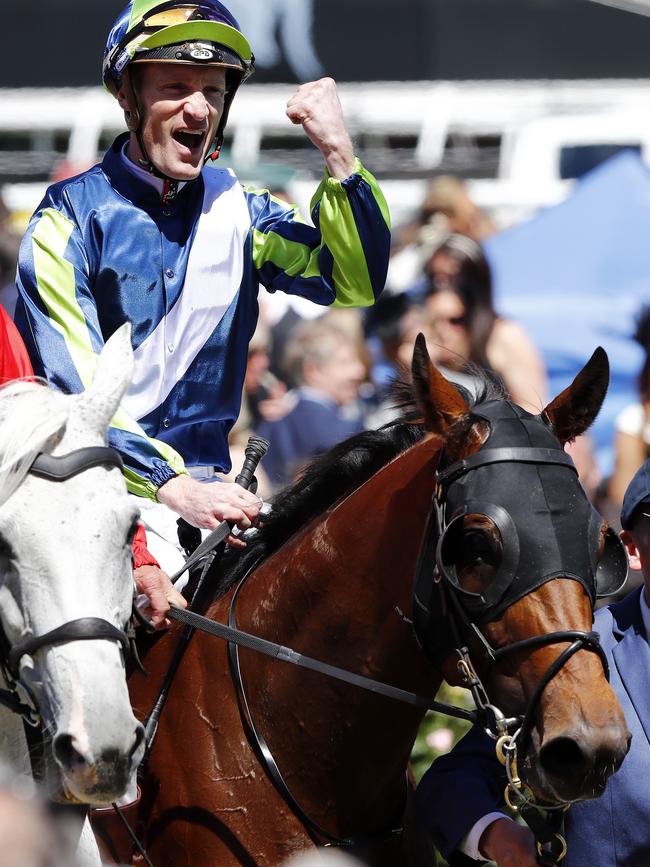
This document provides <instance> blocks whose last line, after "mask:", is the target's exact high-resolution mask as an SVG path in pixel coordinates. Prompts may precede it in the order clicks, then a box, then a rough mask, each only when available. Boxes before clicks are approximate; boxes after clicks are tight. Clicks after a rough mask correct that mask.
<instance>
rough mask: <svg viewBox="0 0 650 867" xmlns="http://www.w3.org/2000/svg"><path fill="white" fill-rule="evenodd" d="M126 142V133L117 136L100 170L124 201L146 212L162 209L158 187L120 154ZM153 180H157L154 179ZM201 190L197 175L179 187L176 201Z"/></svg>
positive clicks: (127, 136)
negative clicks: (144, 209)
mask: <svg viewBox="0 0 650 867" xmlns="http://www.w3.org/2000/svg"><path fill="white" fill-rule="evenodd" d="M128 140H129V133H128V132H127V133H123V134H122V135H119V136H118V137H117V138H116V139H115V141H114V142H113V144H112V145H111V146H110V148H109V149H108V150H107V151H106V154H105V155H104V159H103V161H102V170H103V171H104V174H105V175H106V176H107V178H108V179H109V181H110V183H111V186H112V187H113V188H114V189H115V190H117V192H118V193H120V195H122V196H124V198H125V199H128V200H129V201H130V202H133V204H135V205H139V206H140V207H143V208H146V209H147V210H151V209H155V208H158V209H160V208H161V207H162V202H161V188H160V186H159V185H158V184H155V183H152V178H149V177H148V176H147V175H145V173H144V172H143V171H140V170H139V169H138V167H137V166H133V167H131V166H130V165H129V164H128V161H127V160H126V159H125V157H124V155H123V153H122V151H123V149H124V146H125V145H126V143H127V142H128ZM153 180H154V181H155V180H157V179H156V178H154V179H153ZM161 183H162V182H161ZM202 188H203V180H202V178H201V176H200V175H199V177H198V178H197V179H196V180H195V181H187V182H186V183H183V184H182V185H181V188H180V189H179V193H178V197H177V200H178V199H180V198H185V197H187V196H189V195H190V193H191V192H193V191H194V190H198V189H202Z"/></svg>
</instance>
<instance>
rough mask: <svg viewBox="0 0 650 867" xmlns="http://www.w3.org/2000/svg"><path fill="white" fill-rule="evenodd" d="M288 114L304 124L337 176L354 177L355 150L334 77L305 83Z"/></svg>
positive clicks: (328, 165) (334, 176)
mask: <svg viewBox="0 0 650 867" xmlns="http://www.w3.org/2000/svg"><path fill="white" fill-rule="evenodd" d="M287 117H288V118H289V120H290V121H291V122H292V123H295V124H302V128H303V129H304V130H305V132H306V133H307V135H308V136H309V138H310V139H311V141H312V142H313V143H314V144H315V145H316V147H317V148H318V150H319V151H320V152H321V153H322V155H323V157H324V159H325V162H326V164H327V169H328V171H329V173H330V175H331V176H332V177H333V178H338V179H339V180H340V181H344V180H345V179H346V178H349V177H350V175H351V174H352V173H353V172H354V150H353V148H352V142H351V141H350V136H349V135H348V131H347V130H346V128H345V121H344V120H343V109H342V108H341V103H340V101H339V96H338V93H337V91H336V82H335V81H334V79H332V78H321V79H319V81H310V82H308V83H307V84H302V85H301V86H300V87H299V88H298V90H297V91H296V93H295V94H294V95H293V96H292V97H291V99H290V100H289V102H288V103H287Z"/></svg>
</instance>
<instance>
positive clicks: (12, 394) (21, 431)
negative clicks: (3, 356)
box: [0, 380, 70, 505]
mask: <svg viewBox="0 0 650 867" xmlns="http://www.w3.org/2000/svg"><path fill="white" fill-rule="evenodd" d="M69 413H70V406H69V401H68V400H67V399H66V397H65V395H63V394H59V393H58V392H55V391H52V390H51V389H48V388H45V387H44V385H43V384H41V383H39V382H35V381H34V380H18V381H16V382H11V383H9V384H8V385H4V386H2V387H0V505H2V504H3V503H5V502H6V501H7V499H8V498H9V497H10V496H11V495H12V494H13V493H14V491H15V490H16V488H17V487H18V486H19V485H20V483H21V482H22V480H23V479H24V478H25V475H26V474H27V472H28V471H29V468H30V466H31V464H32V462H33V461H34V458H35V457H36V455H37V454H38V453H39V452H40V451H42V450H43V448H44V447H45V446H46V445H47V444H48V442H49V441H50V440H51V439H52V438H53V437H55V436H56V435H57V434H59V433H60V432H61V431H62V430H63V428H64V427H65V424H66V422H67V420H68V416H69Z"/></svg>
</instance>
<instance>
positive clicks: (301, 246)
mask: <svg viewBox="0 0 650 867" xmlns="http://www.w3.org/2000/svg"><path fill="white" fill-rule="evenodd" d="M287 113H288V114H289V117H290V118H291V119H292V120H293V122H294V123H301V124H302V125H303V127H304V129H305V132H306V133H307V135H308V136H309V138H310V139H311V140H312V142H314V144H315V145H316V147H318V149H319V150H320V151H321V153H322V155H323V158H324V160H325V163H326V166H327V171H326V173H325V177H324V179H323V181H322V183H321V184H320V186H319V187H318V189H317V191H316V193H315V195H314V197H313V199H312V203H311V209H312V213H311V216H312V221H313V223H314V225H313V226H310V225H308V224H307V223H306V222H305V221H304V219H303V218H302V217H301V215H300V213H299V212H298V210H297V209H296V208H295V207H291V206H288V205H287V204H286V203H285V202H280V201H279V200H277V199H274V198H273V197H272V196H270V195H269V193H268V192H265V191H261V192H259V191H258V192H255V191H252V190H249V191H248V192H247V195H248V196H249V197H252V198H251V199H250V200H249V208H250V210H251V213H252V215H253V261H254V264H255V266H256V268H257V270H258V273H259V278H260V282H262V283H263V284H264V285H265V286H266V287H267V289H269V290H271V291H275V290H280V291H283V292H288V293H290V294H293V295H302V296H304V297H306V298H309V299H310V300H312V301H314V302H316V303H317V304H324V305H329V304H334V305H336V306H341V307H367V306H369V305H371V304H373V303H374V302H375V300H376V298H377V297H378V295H379V293H380V292H381V291H382V289H383V288H384V284H385V282H386V273H387V270H388V257H389V252H390V215H389V212H388V206H387V205H386V201H385V199H384V196H383V194H382V192H381V190H380V189H379V185H378V184H377V181H376V179H375V178H374V177H373V176H372V175H371V174H370V172H368V171H367V170H366V169H365V168H364V167H363V165H362V164H361V163H360V162H359V160H358V159H355V157H354V153H353V150H352V144H351V142H350V137H349V136H348V133H347V131H346V129H345V125H344V123H343V113H342V111H341V106H340V103H339V100H338V95H337V93H336V85H335V84H334V82H333V81H332V80H331V79H322V80H321V81H315V82H311V83H310V84H305V85H303V86H302V87H301V88H300V89H299V90H298V92H297V93H296V95H295V96H294V97H293V99H292V100H291V101H290V102H289V106H288V109H287Z"/></svg>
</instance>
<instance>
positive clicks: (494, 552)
mask: <svg viewBox="0 0 650 867" xmlns="http://www.w3.org/2000/svg"><path fill="white" fill-rule="evenodd" d="M498 555H499V546H498V544H497V542H496V540H495V539H494V537H493V535H492V534H491V533H489V532H488V531H486V530H469V531H467V532H465V533H464V534H463V544H462V551H461V561H462V562H464V563H465V564H466V565H468V566H469V565H471V564H477V565H481V564H486V565H492V566H496V565H497V561H498Z"/></svg>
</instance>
